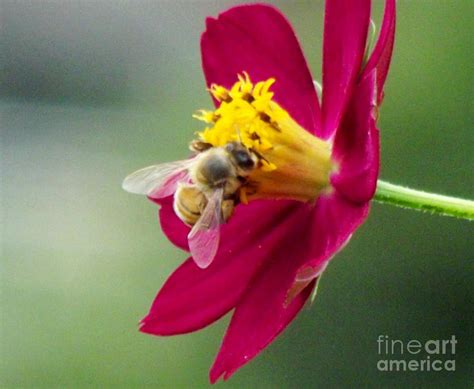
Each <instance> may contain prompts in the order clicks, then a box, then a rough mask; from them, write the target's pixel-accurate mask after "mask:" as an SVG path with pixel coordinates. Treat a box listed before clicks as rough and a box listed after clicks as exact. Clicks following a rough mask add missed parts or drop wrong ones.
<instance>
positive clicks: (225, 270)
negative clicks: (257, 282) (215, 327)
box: [141, 201, 302, 335]
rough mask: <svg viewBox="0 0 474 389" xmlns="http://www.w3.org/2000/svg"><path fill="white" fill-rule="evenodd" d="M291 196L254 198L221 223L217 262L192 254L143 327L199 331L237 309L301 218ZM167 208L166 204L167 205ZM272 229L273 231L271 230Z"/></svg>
mask: <svg viewBox="0 0 474 389" xmlns="http://www.w3.org/2000/svg"><path fill="white" fill-rule="evenodd" d="M301 206H302V205H301V204H299V203H296V202H291V201H255V202H252V203H251V204H249V205H247V206H240V207H238V208H237V210H236V213H235V214H234V215H233V217H232V219H231V222H230V223H228V224H226V225H224V226H222V238H221V242H222V243H221V245H220V247H219V251H218V252H217V255H216V257H215V259H214V261H213V263H212V264H211V265H210V266H209V267H208V268H207V269H205V270H202V269H199V268H198V267H197V266H196V264H195V263H194V261H193V260H192V259H191V258H190V259H188V260H187V261H186V262H185V263H184V264H183V265H181V266H180V267H179V268H178V269H177V270H176V271H175V272H174V273H173V274H172V275H171V277H170V278H169V279H168V280H167V281H166V283H165V285H164V286H163V288H162V289H161V290H160V292H159V293H158V295H157V297H156V299H155V301H154V302H153V305H152V307H151V309H150V313H149V314H148V315H147V317H145V318H144V319H143V321H142V326H141V331H143V332H147V333H151V334H155V335H172V334H180V333H185V332H190V331H195V330H198V329H200V328H202V327H204V326H206V325H208V324H210V323H212V322H214V321H215V320H217V319H218V318H219V317H221V316H222V315H224V314H225V313H227V312H228V311H229V310H230V309H232V308H234V306H235V304H236V303H237V301H239V299H240V297H241V295H242V293H243V292H244V291H245V288H246V287H247V284H248V283H249V281H250V279H251V278H252V277H253V276H254V274H255V272H256V271H258V269H259V268H260V267H261V266H262V264H263V263H264V262H265V260H268V259H269V258H270V257H271V256H270V255H269V254H270V253H271V250H272V249H273V248H274V246H275V242H278V240H280V239H283V238H284V237H285V235H286V233H287V230H288V229H291V228H292V227H293V225H294V224H295V223H298V222H299V217H300V216H301V215H300V214H297V215H296V216H294V215H295V212H294V210H295V209H299V208H300V207H301ZM163 209H165V205H164V206H163ZM270 231H271V233H269V232H270Z"/></svg>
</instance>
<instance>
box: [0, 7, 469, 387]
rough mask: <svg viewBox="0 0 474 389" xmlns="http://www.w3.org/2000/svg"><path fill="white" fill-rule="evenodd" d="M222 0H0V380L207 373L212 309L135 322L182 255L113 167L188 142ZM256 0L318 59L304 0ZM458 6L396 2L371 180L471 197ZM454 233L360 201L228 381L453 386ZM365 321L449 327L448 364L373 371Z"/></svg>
mask: <svg viewBox="0 0 474 389" xmlns="http://www.w3.org/2000/svg"><path fill="white" fill-rule="evenodd" d="M234 4H237V2H234V1H212V2H211V1H145V0H139V1H118V2H115V1H111V0H107V1H77V0H75V1H60V0H56V1H32V0H25V1H18V0H16V1H14V0H3V1H2V2H1V23H0V29H1V30H0V31H1V40H0V45H1V52H2V55H1V58H0V82H1V86H0V97H1V102H0V104H1V105H0V110H1V127H2V133H1V139H2V141H1V145H2V147H1V156H2V159H1V165H2V175H1V177H2V184H1V201H2V217H1V220H2V233H1V237H2V242H1V243H2V252H1V272H0V273H1V295H0V298H1V311H0V313H1V350H0V352H1V365H2V370H1V380H0V386H1V387H5V388H17V387H25V388H42V387H44V388H49V387H144V386H150V387H159V388H167V387H170V388H173V387H176V388H181V387H182V388H201V387H207V386H208V378H207V374H208V369H209V367H210V365H211V363H212V361H213V359H214V356H215V354H216V352H217V350H218V347H219V344H220V341H221V338H222V335H223V333H224V331H225V328H226V325H227V323H228V319H229V317H226V318H225V319H223V320H221V321H220V322H218V323H217V324H215V325H213V326H211V327H209V328H207V329H205V330H203V331H200V332H198V333H195V334H192V335H185V336H179V337H170V338H157V337H152V336H147V335H143V334H141V333H139V332H138V331H137V323H138V320H139V319H140V318H141V317H143V316H144V314H145V313H146V312H147V310H148V308H149V305H150V303H151V302H152V300H153V298H154V296H155V294H156V292H157V291H158V289H159V288H160V286H161V285H162V284H163V282H164V281H165V279H166V278H167V275H168V274H170V272H171V271H172V270H173V269H174V268H175V267H176V266H177V265H178V264H179V263H180V262H181V261H182V260H183V259H184V258H185V257H186V254H185V253H184V252H181V251H180V250H178V249H176V248H174V247H173V246H172V245H171V244H170V243H169V242H168V241H167V240H166V239H165V238H164V236H163V234H162V233H161V231H160V227H159V224H158V223H157V218H156V207H155V206H154V205H153V204H151V203H149V202H148V201H146V199H144V198H140V197H135V196H132V195H129V194H127V193H125V192H123V191H122V190H121V187H120V183H121V180H122V179H123V178H124V177H125V175H126V174H128V173H130V172H132V171H133V170H135V169H137V168H140V167H143V166H147V165H150V164H153V163H156V162H161V161H168V160H175V159H178V158H182V157H184V156H186V155H187V151H186V149H187V143H188V141H189V140H190V139H191V138H192V136H193V132H194V131H196V130H198V129H199V128H201V125H200V124H199V123H198V122H197V121H195V120H194V119H192V117H191V114H192V113H193V112H194V111H195V110H196V109H197V108H203V107H209V106H210V104H211V103H210V99H209V97H208V96H207V94H206V91H205V88H204V81H203V75H202V72H201V67H200V53H199V35H200V33H201V32H202V30H203V26H204V18H205V17H206V15H216V14H217V13H218V12H219V11H221V10H223V9H225V8H226V7H228V6H231V5H234ZM274 4H276V5H277V6H279V7H280V8H281V9H282V10H283V12H284V13H285V14H286V15H287V16H288V17H289V19H290V20H291V22H292V23H293V25H294V27H295V29H296V31H297V33H298V35H299V38H300V41H301V43H302V45H303V48H304V50H305V53H306V56H307V58H308V61H309V63H310V66H311V67H312V69H313V72H314V76H315V77H318V78H320V63H321V40H322V20H323V2H322V1H286V2H283V1H278V2H277V1H276V2H274ZM382 8H383V4H382V2H381V1H376V2H375V4H374V17H375V19H376V20H377V21H378V20H380V16H381V12H382ZM473 11H474V2H473V1H472V0H464V1H461V0H456V1H454V0H452V1H441V0H431V1H429V0H425V1H416V2H415V1H408V0H405V1H401V0H400V1H399V4H398V14H399V20H398V31H397V42H396V49H395V55H394V60H393V66H392V70H391V73H390V76H389V80H388V84H387V88H386V98H385V101H384V106H383V108H382V112H381V119H380V127H381V129H382V149H383V150H382V152H383V154H382V173H381V177H383V178H384V179H386V180H390V181H393V182H395V183H399V184H406V185H409V186H413V187H415V188H419V189H425V190H429V191H434V192H440V193H446V194H451V195H459V196H465V197H471V198H472V197H473V195H474V193H473V179H472V171H473V167H474V161H473V154H474V137H473V134H472V125H473V122H474V113H473V104H472V101H473V97H474V93H473V77H472V64H473V62H474V58H473V49H472V36H473V34H474V28H473V24H472V17H473V14H474V12H473ZM473 233H474V225H473V224H472V223H471V224H470V223H468V222H466V221H460V220H453V219H449V218H442V217H438V216H431V215H428V214H420V213H415V212H412V211H406V210H400V209H395V208H392V207H389V206H382V205H379V204H375V205H374V206H373V209H372V213H371V215H370V218H369V220H368V221H367V222H366V224H365V225H364V226H363V227H362V228H360V230H359V231H358V232H357V233H356V234H355V236H354V237H353V239H352V241H351V244H350V245H349V246H348V247H347V248H346V249H345V250H344V251H343V252H342V253H341V254H339V255H338V256H337V259H336V260H334V261H333V263H332V265H331V266H330V267H329V269H328V270H327V272H326V275H325V276H324V278H323V280H322V282H321V286H320V292H319V296H318V299H317V302H316V303H315V304H314V305H313V306H312V307H306V309H304V310H303V312H302V313H301V314H300V315H299V317H298V318H297V319H296V320H295V322H294V323H293V324H292V325H291V326H290V327H289V328H288V330H287V331H286V332H285V333H284V334H283V335H282V336H280V338H279V339H278V340H277V341H276V342H274V343H273V344H272V345H271V346H270V347H269V348H268V349H267V350H265V352H263V353H262V354H261V355H260V356H259V357H258V358H257V359H255V360H254V361H253V362H252V363H250V364H249V365H247V366H246V367H244V368H243V369H242V370H240V371H239V372H238V373H237V374H236V375H235V376H234V377H233V378H232V379H231V380H230V381H228V383H227V387H229V388H256V387H259V388H272V387H278V388H299V387H334V388H339V387H341V388H344V387H374V388H375V387H430V388H433V387H446V386H447V385H448V384H449V385H450V387H459V388H463V387H464V388H467V387H472V384H473V378H474V373H473V366H474V333H473V319H474V314H473V311H474V309H473V308H474V304H473V303H474V301H473V296H474V291H473V287H472V286H473V281H474V271H473V270H474V268H473V261H472V260H473V252H474V250H473V249H474V245H473V236H474V235H473ZM230 287H232V286H231V285H230ZM380 334H384V335H389V336H390V337H391V338H396V339H402V340H405V341H408V340H410V339H418V340H420V341H426V340H428V339H443V338H449V337H451V335H453V334H454V335H456V337H457V339H458V347H457V350H456V351H457V353H456V356H455V359H456V372H454V373H449V372H440V373H436V372H425V373H421V372H408V373H402V372H392V373H389V372H379V371H377V368H376V363H377V361H378V360H379V359H380V356H379V355H378V354H377V342H376V341H377V338H378V336H379V335H380Z"/></svg>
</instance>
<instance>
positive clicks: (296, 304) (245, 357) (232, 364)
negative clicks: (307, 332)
mask: <svg viewBox="0 0 474 389" xmlns="http://www.w3.org/2000/svg"><path fill="white" fill-rule="evenodd" d="M314 284H315V281H312V282H311V283H310V284H309V285H308V286H307V287H306V288H304V289H303V291H301V293H299V294H298V295H297V296H296V297H295V298H294V299H293V300H292V301H291V304H290V305H289V306H287V307H285V308H283V309H281V308H280V307H279V306H277V305H276V304H268V302H267V301H266V299H265V295H264V294H272V293H273V290H272V289H271V287H272V286H273V287H276V288H278V287H279V285H278V284H276V283H268V284H265V285H266V288H265V289H264V290H261V295H260V296H256V297H257V298H258V297H260V299H261V301H260V303H261V304H262V307H264V308H265V311H266V310H268V309H271V308H275V309H278V310H279V312H278V313H277V314H275V315H270V317H269V315H267V314H265V319H264V320H263V322H259V323H258V326H259V327H260V326H261V325H268V326H269V327H270V328H269V331H268V337H267V338H265V339H264V340H263V342H262V339H258V342H262V343H260V344H259V350H257V351H256V353H258V352H259V351H260V350H261V349H263V348H264V347H265V346H266V345H267V344H268V343H270V342H271V341H272V340H273V339H274V338H275V337H276V336H278V335H279V334H280V333H281V332H282V331H283V330H284V329H285V328H286V327H287V326H288V324H290V323H291V321H292V320H293V319H294V318H295V316H296V315H297V314H298V312H299V311H300V310H301V308H303V306H304V304H305V302H306V300H307V299H308V297H309V296H310V295H311V291H312V290H313V288H314ZM262 298H263V299H262ZM254 307H255V306H254ZM247 313H248V314H249V315H252V317H255V318H260V309H255V310H254V312H247ZM265 313H266V312H265ZM235 317H238V316H236V315H234V317H233V322H232V323H235V324H233V325H234V326H238V325H240V323H239V322H238V320H237V319H234V318H235ZM240 317H242V316H240ZM243 320H245V318H244V319H243ZM267 320H268V321H267ZM246 324H247V325H248V324H250V325H251V323H246ZM248 329H250V328H248ZM270 331H271V332H270ZM229 333H231V332H230V328H229V332H228V334H229ZM247 335H248V336H246V335H244V336H242V337H240V338H238V339H231V338H230V337H228V335H226V338H225V340H227V339H229V340H227V342H226V344H225V347H226V348H224V345H223V346H222V348H221V351H220V353H219V356H218V358H217V359H216V361H215V362H214V365H213V366H212V368H211V371H210V372H209V379H210V381H211V383H215V382H216V381H217V380H218V379H219V378H220V377H221V376H222V375H224V380H227V379H228V378H229V377H230V376H231V375H232V374H233V373H234V372H235V371H236V370H238V369H239V368H240V367H241V366H242V365H244V364H245V363H247V362H248V361H250V359H252V358H253V357H254V356H255V355H251V354H246V351H244V350H245V348H246V346H248V345H249V343H252V342H253V341H254V339H253V333H252V332H249V333H247ZM263 343H265V344H263ZM227 348H228V349H232V350H237V354H235V355H231V356H230V357H229V360H226V359H225V358H223V357H221V355H224V353H226V349H227ZM230 352H231V351H229V352H228V353H227V355H229V353H230ZM232 352H233V351H232Z"/></svg>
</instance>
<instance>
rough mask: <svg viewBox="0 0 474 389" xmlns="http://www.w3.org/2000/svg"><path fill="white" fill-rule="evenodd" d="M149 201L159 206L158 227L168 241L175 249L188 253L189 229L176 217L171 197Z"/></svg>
mask: <svg viewBox="0 0 474 389" xmlns="http://www.w3.org/2000/svg"><path fill="white" fill-rule="evenodd" d="M150 200H152V201H153V202H155V203H157V204H159V205H160V211H159V213H158V215H159V218H160V225H161V229H162V230H163V233H164V234H165V235H166V237H167V238H168V240H169V241H170V242H171V243H173V244H174V245H175V246H176V247H178V248H180V249H182V250H186V251H189V245H188V234H189V231H190V230H191V229H190V228H189V227H188V226H187V225H186V224H184V223H183V222H182V221H181V219H180V218H179V217H178V216H176V213H175V212H174V209H173V196H170V197H166V198H164V199H153V198H150Z"/></svg>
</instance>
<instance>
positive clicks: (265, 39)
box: [201, 4, 320, 133]
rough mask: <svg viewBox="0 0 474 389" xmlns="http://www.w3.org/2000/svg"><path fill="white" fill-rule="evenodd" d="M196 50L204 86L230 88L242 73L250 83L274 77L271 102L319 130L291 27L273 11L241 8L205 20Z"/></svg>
mask: <svg viewBox="0 0 474 389" xmlns="http://www.w3.org/2000/svg"><path fill="white" fill-rule="evenodd" d="M201 51H202V64H203V68H204V74H205V76H206V81H207V85H208V86H210V85H211V84H218V85H222V86H224V87H226V88H229V87H231V86H232V85H233V84H234V83H235V82H236V81H237V74H241V73H242V72H243V71H246V72H247V73H248V74H249V75H250V78H251V79H252V81H255V82H257V81H264V80H267V79H269V78H275V79H276V83H275V84H274V86H273V87H272V90H273V91H274V92H275V101H277V102H278V103H279V104H280V105H281V106H282V107H283V108H285V109H286V110H287V111H288V112H289V113H290V114H291V116H292V117H293V118H294V119H295V120H296V121H297V122H298V123H299V124H300V125H301V126H302V127H304V128H305V129H307V130H308V131H310V132H312V133H316V132H318V131H319V128H320V112H319V111H320V109H319V103H318V98H317V95H316V90H315V88H314V85H313V79H312V77H311V74H310V72H309V69H308V65H307V64H306V60H305V58H304V56H303V53H302V51H301V48H300V45H299V43H298V41H297V39H296V36H295V33H294V31H293V29H292V27H291V25H290V24H289V23H288V21H287V20H286V18H285V17H284V16H283V15H282V14H281V13H280V12H279V11H278V10H277V9H275V8H274V7H271V6H267V5H261V4H255V5H242V6H238V7H233V8H231V9H229V10H228V11H226V12H223V13H222V14H220V15H219V17H218V18H217V19H213V18H208V19H207V29H206V31H205V32H204V33H203V35H202V38H201Z"/></svg>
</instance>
